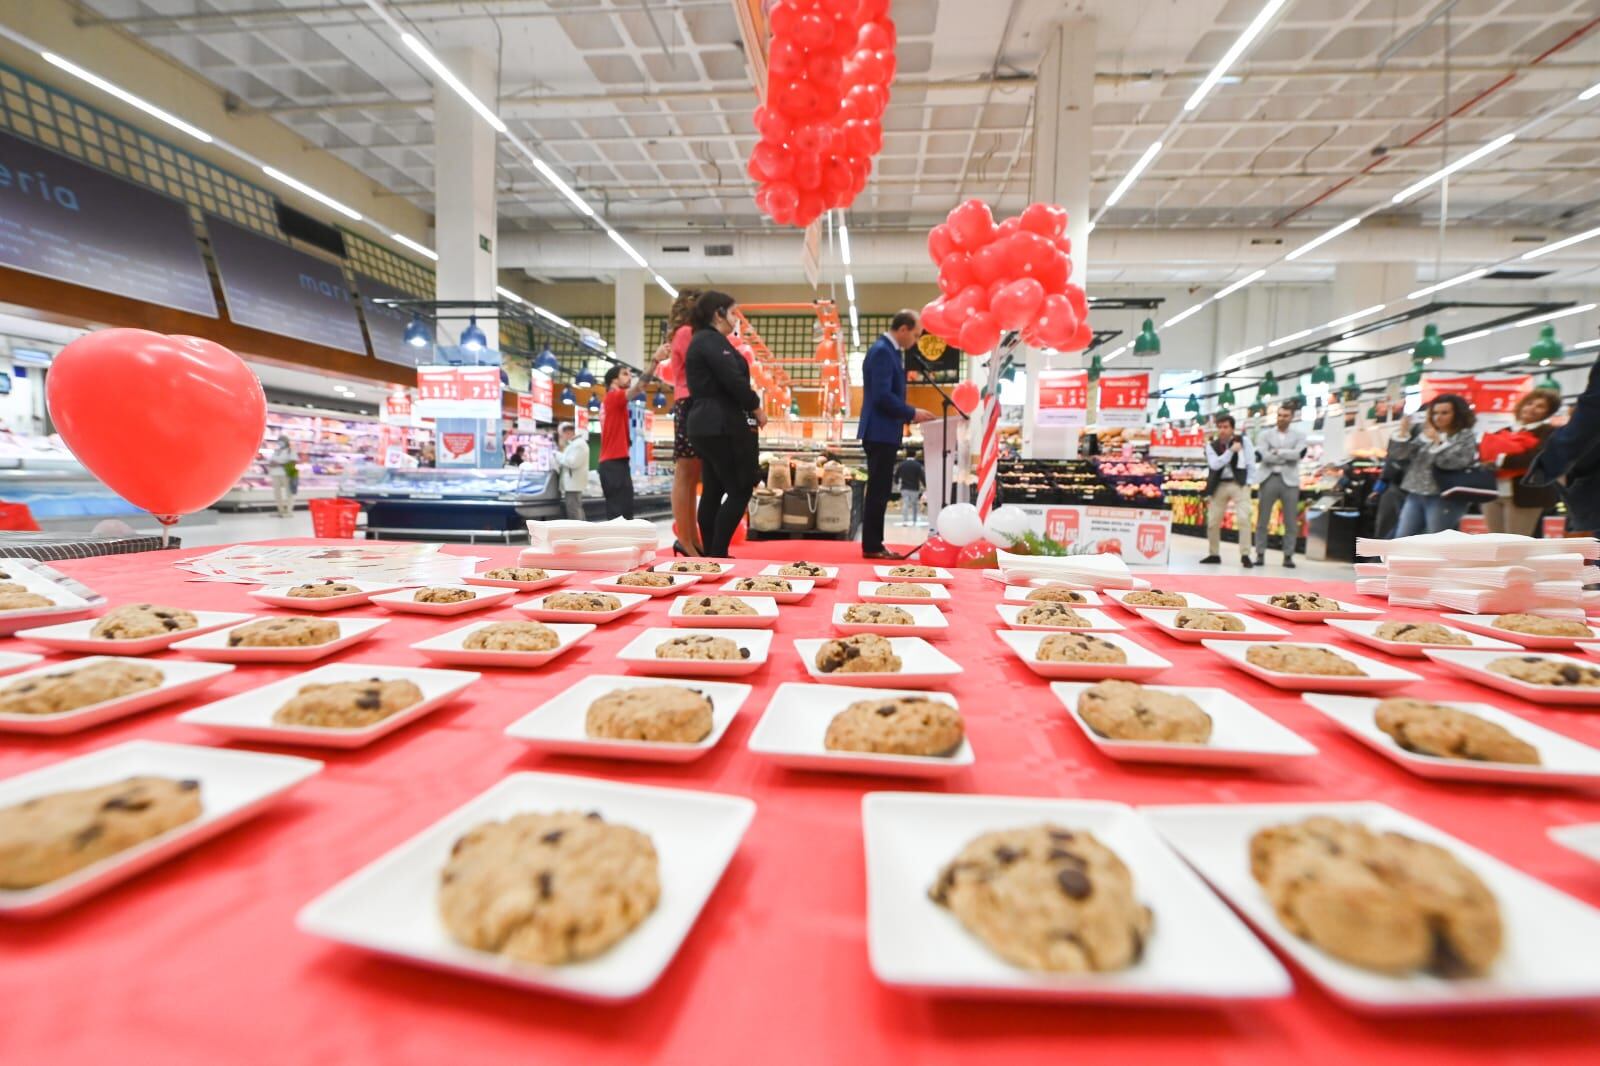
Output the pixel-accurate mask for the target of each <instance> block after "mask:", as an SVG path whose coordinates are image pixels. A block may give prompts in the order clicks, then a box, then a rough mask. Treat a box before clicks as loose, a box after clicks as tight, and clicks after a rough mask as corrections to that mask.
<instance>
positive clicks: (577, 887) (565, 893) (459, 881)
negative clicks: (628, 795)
mask: <svg viewBox="0 0 1600 1066" xmlns="http://www.w3.org/2000/svg"><path fill="white" fill-rule="evenodd" d="M660 897H661V881H660V874H659V871H658V866H657V858H656V849H655V846H654V845H653V844H651V842H650V838H649V837H647V836H645V835H644V834H643V833H641V832H639V831H638V830H637V829H633V828H630V827H629V826H625V825H613V824H610V823H608V822H606V821H604V820H603V819H602V818H601V817H600V816H599V815H598V814H595V813H590V814H579V813H577V812H575V811H560V812H556V813H553V814H519V815H516V816H515V817H512V818H509V819H507V820H506V821H504V822H488V823H485V824H484V825H480V826H477V827H475V828H473V829H471V830H469V831H468V832H467V833H466V835H465V836H463V837H462V838H461V839H460V840H457V841H456V843H455V846H454V847H453V848H451V850H450V860H449V862H447V863H446V864H445V867H444V869H443V871H441V873H440V875H439V917H440V919H441V920H442V921H443V922H444V927H445V929H446V930H447V931H448V932H449V933H450V935H451V936H452V937H454V938H455V939H456V940H457V941H459V942H460V943H462V944H465V945H466V946H467V947H471V948H477V949H479V950H481V951H492V952H497V953H499V954H502V955H505V956H508V957H510V958H513V959H521V960H523V961H525V962H534V963H541V964H544V965H558V964H561V963H569V962H577V961H579V960H581V959H588V958H592V957H594V956H596V955H599V954H601V953H602V952H604V951H606V950H607V949H609V948H610V947H611V946H612V945H614V944H616V943H617V942H618V941H619V940H621V939H622V938H623V937H625V936H627V935H628V934H629V933H631V932H632V931H633V930H634V929H635V928H636V927H637V926H638V925H639V923H640V922H642V921H644V920H645V919H646V918H648V917H649V916H650V913H651V912H652V911H654V910H655V908H656V901H657V900H658V899H660Z"/></svg>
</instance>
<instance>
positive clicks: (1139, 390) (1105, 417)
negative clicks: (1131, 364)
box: [1100, 370, 1150, 426]
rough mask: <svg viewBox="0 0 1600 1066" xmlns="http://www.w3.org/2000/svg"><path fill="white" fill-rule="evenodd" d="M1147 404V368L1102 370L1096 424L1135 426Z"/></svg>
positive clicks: (1148, 375)
mask: <svg viewBox="0 0 1600 1066" xmlns="http://www.w3.org/2000/svg"><path fill="white" fill-rule="evenodd" d="M1149 405H1150V372H1149V371H1148V370H1137V371H1133V372H1131V373H1125V374H1112V373H1109V372H1107V373H1105V374H1102V375H1101V377H1100V424H1101V425H1102V426H1139V425H1143V424H1144V421H1145V409H1146V408H1147V407H1149Z"/></svg>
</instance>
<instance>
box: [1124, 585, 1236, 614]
mask: <svg viewBox="0 0 1600 1066" xmlns="http://www.w3.org/2000/svg"><path fill="white" fill-rule="evenodd" d="M1137 591H1139V590H1138V589H1106V591H1105V597H1106V599H1108V600H1110V601H1111V602H1112V603H1115V604H1116V605H1117V606H1118V607H1123V608H1126V609H1127V610H1130V611H1134V610H1139V609H1141V608H1142V606H1143V605H1142V604H1137V603H1128V602H1126V601H1127V599H1128V597H1129V596H1131V595H1133V594H1134V593H1135V592H1137ZM1145 591H1149V590H1148V589H1147V590H1145ZM1164 591H1166V592H1176V593H1177V594H1178V595H1179V596H1182V597H1183V598H1184V599H1185V600H1187V601H1188V602H1187V603H1185V604H1184V607H1204V608H1205V609H1206V610H1208V611H1226V610H1229V609H1230V608H1227V607H1224V606H1222V604H1220V603H1218V602H1217V601H1216V600H1209V599H1207V598H1206V597H1204V596H1202V595H1200V594H1199V593H1196V592H1178V590H1177V589H1166V590H1164ZM1163 609H1165V608H1160V607H1158V608H1156V610H1163ZM1171 609H1172V610H1182V609H1183V608H1181V607H1175V608H1171Z"/></svg>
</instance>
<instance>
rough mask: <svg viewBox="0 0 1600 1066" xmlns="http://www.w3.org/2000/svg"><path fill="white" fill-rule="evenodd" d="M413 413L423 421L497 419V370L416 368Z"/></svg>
mask: <svg viewBox="0 0 1600 1066" xmlns="http://www.w3.org/2000/svg"><path fill="white" fill-rule="evenodd" d="M413 411H414V413H416V414H418V415H421V416H423V417H425V418H499V417H500V368H499V367H493V366H419V367H417V402H416V404H415V405H414V406H413Z"/></svg>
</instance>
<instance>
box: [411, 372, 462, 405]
mask: <svg viewBox="0 0 1600 1066" xmlns="http://www.w3.org/2000/svg"><path fill="white" fill-rule="evenodd" d="M417 399H419V400H459V399H461V382H460V379H459V378H458V377H457V376H456V368H455V367H453V366H445V367H418V368H417Z"/></svg>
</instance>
